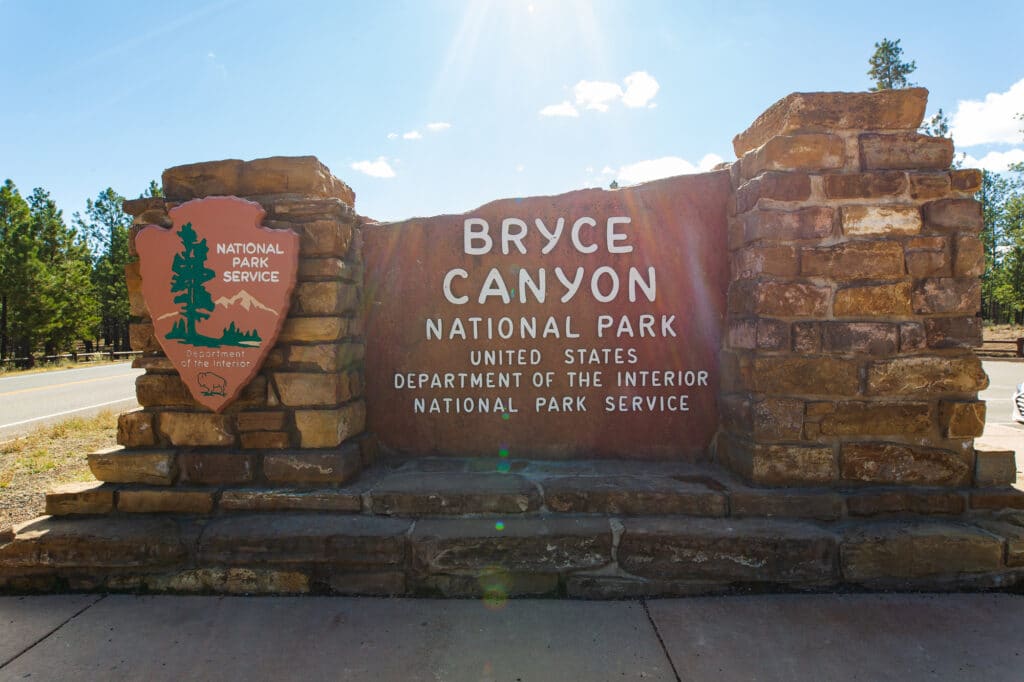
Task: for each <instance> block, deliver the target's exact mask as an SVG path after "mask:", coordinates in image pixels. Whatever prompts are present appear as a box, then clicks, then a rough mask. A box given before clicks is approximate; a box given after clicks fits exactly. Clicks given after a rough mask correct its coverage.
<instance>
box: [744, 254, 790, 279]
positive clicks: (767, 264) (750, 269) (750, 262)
mask: <svg viewBox="0 0 1024 682" xmlns="http://www.w3.org/2000/svg"><path fill="white" fill-rule="evenodd" d="M799 269H800V262H799V260H797V250H796V247H793V246H747V247H745V248H742V249H740V250H739V251H736V252H735V253H734V254H733V255H732V276H733V278H734V279H748V278H751V277H757V276H759V275H771V276H773V277H795V276H796V275H797V274H798V272H799Z"/></svg>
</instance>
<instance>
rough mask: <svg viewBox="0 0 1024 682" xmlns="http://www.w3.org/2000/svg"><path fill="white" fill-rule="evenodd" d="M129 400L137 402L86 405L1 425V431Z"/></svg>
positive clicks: (119, 399) (109, 401)
mask: <svg viewBox="0 0 1024 682" xmlns="http://www.w3.org/2000/svg"><path fill="white" fill-rule="evenodd" d="M129 400H135V397H134V396H132V397H131V398H118V399H117V400H108V401H107V402H105V403H96V404H95V405H86V406H85V407H76V408H75V409H73V410H64V411H63V412H54V413H53V414H44V415H43V416H42V417H32V418H31V419H22V420H21V421H20V422H11V423H10V424H0V429H6V428H8V427H10V426H21V425H22V424H28V423H30V422H37V421H39V420H40V419H49V418H50V417H61V416H63V415H65V414H72V413H74V412H81V411H82V410H92V409H94V408H97V407H106V406H107V405H114V404H116V403H124V402H127V401H129Z"/></svg>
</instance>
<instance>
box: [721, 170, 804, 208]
mask: <svg viewBox="0 0 1024 682" xmlns="http://www.w3.org/2000/svg"><path fill="white" fill-rule="evenodd" d="M810 197H811V177H810V176H809V175H807V174H806V173H764V174H762V175H760V176H758V177H756V178H754V179H753V180H751V181H750V182H747V183H745V184H743V185H741V186H740V188H739V189H737V190H736V212H737V213H746V212H747V211H749V210H750V209H752V208H754V207H755V206H757V205H758V202H759V201H760V200H761V199H771V200H773V201H806V200H807V199H809V198H810Z"/></svg>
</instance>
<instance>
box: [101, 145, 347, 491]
mask: <svg viewBox="0 0 1024 682" xmlns="http://www.w3.org/2000/svg"><path fill="white" fill-rule="evenodd" d="M163 188H164V193H165V194H166V198H152V199H135V200H130V201H126V202H125V210H126V211H127V212H128V213H130V214H131V215H133V216H134V218H135V222H134V225H133V227H132V250H133V255H134V237H135V234H136V233H137V232H138V230H140V229H141V228H142V227H144V226H146V225H150V224H155V225H161V226H164V227H168V226H170V220H169V218H168V215H167V211H168V210H169V209H170V208H172V207H173V206H176V205H178V204H180V203H182V202H185V201H189V200H191V199H198V198H202V197H207V196H238V197H241V198H244V199H248V200H250V201H255V202H257V203H259V204H260V205H261V206H262V207H263V208H264V210H266V217H265V218H264V220H263V224H264V225H266V226H267V227H270V228H276V229H289V230H293V231H295V232H296V233H297V234H298V235H299V237H300V252H299V269H298V280H299V281H298V283H297V285H296V287H295V290H294V293H293V296H292V302H291V307H290V309H289V312H288V317H287V319H286V321H285V323H284V326H283V327H282V329H281V332H280V336H279V337H278V340H277V344H276V346H275V347H274V348H273V349H272V350H271V351H270V353H269V355H268V356H267V358H266V360H265V362H264V364H263V367H262V368H261V370H260V371H259V374H258V375H257V376H256V377H255V378H254V379H253V380H252V381H251V383H249V384H248V386H246V387H245V388H244V389H243V391H242V393H241V395H240V396H239V398H238V399H237V400H236V401H235V402H234V403H232V404H231V405H229V406H228V407H227V408H226V409H225V410H224V411H223V412H222V413H221V414H215V413H213V412H211V411H210V410H208V409H206V408H204V407H202V406H201V405H199V404H198V403H197V402H196V401H195V400H194V399H193V398H192V396H191V394H190V393H189V391H188V389H187V388H186V386H185V385H184V383H183V382H182V381H181V379H180V378H179V377H178V374H177V372H176V371H175V369H174V367H173V366H172V365H171V363H170V362H169V361H168V360H167V358H165V357H164V356H163V353H162V352H161V350H160V346H159V344H158V343H157V342H156V339H155V338H154V336H153V325H152V323H151V321H150V319H149V313H148V311H147V310H146V306H145V302H144V301H143V298H142V293H141V279H140V275H139V270H138V263H137V262H136V263H133V264H131V265H129V266H128V267H127V273H126V274H127V281H128V292H129V298H130V301H131V315H132V318H133V322H132V325H131V340H132V348H133V349H134V350H138V351H142V352H143V355H142V356H141V357H139V358H137V359H136V361H135V365H134V366H136V367H142V368H144V369H145V370H146V373H145V374H144V375H143V376H141V377H139V379H138V381H137V383H136V393H137V396H138V400H139V403H140V404H141V405H142V409H141V410H138V411H135V412H131V413H128V414H125V415H122V416H121V418H120V420H119V423H118V442H119V443H121V444H122V445H123V446H124V447H125V450H122V451H120V452H117V453H108V454H106V455H104V454H100V455H96V456H94V457H93V458H91V462H92V464H93V467H92V468H93V473H94V474H95V475H96V476H97V478H99V479H100V480H106V481H113V482H134V483H153V482H162V483H171V482H177V483H190V484H225V483H227V484H230V483H248V482H253V483H261V482H266V483H272V484H289V483H300V484H309V483H319V484H330V483H340V482H343V481H344V480H346V479H347V478H351V476H352V475H354V473H356V472H358V470H359V469H360V468H361V459H362V457H361V454H360V448H359V445H358V444H348V445H346V446H345V447H341V448H339V446H342V444H343V443H346V442H349V443H351V440H352V439H353V437H355V436H357V435H358V434H360V433H361V432H362V431H363V429H364V423H365V418H366V407H365V404H364V402H363V400H362V395H363V356H364V341H363V322H362V318H361V315H360V312H359V311H360V296H361V283H362V255H361V248H360V239H361V237H360V221H359V218H358V217H357V215H356V214H355V213H354V211H353V208H352V207H353V204H354V200H355V195H354V194H353V192H352V190H351V189H350V188H349V187H348V186H347V185H345V184H344V183H343V182H341V181H340V180H338V179H337V178H335V177H334V176H333V175H332V174H331V172H330V170H328V169H327V167H326V166H324V165H323V164H322V163H320V161H319V160H317V159H316V158H315V157H312V156H307V157H274V158H268V159H258V160H255V161H248V162H243V161H238V160H227V161H214V162H209V163H199V164H191V165H187V166H178V167H176V168H171V169H168V170H167V171H165V172H164V174H163ZM160 472H163V473H160Z"/></svg>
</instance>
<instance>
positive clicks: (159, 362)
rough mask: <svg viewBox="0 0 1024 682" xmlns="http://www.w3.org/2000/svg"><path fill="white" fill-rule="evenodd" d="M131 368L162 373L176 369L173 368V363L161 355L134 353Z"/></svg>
mask: <svg viewBox="0 0 1024 682" xmlns="http://www.w3.org/2000/svg"><path fill="white" fill-rule="evenodd" d="M132 369H144V370H146V371H147V372H156V373H164V374H167V373H170V372H176V371H177V370H175V369H174V363H173V362H171V361H170V360H169V359H167V358H165V357H163V356H162V355H136V356H135V359H134V360H132Z"/></svg>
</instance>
